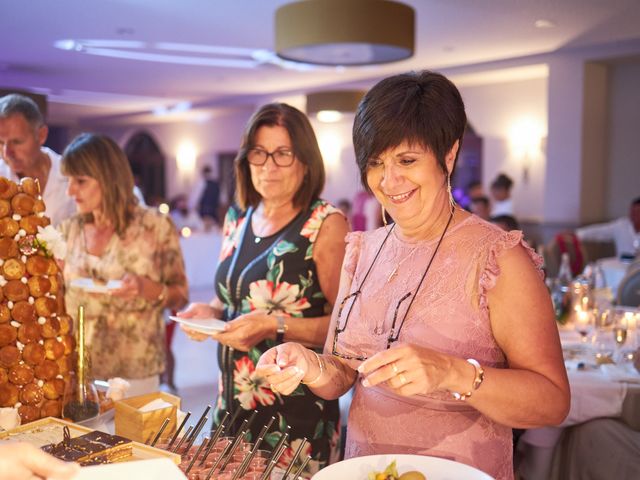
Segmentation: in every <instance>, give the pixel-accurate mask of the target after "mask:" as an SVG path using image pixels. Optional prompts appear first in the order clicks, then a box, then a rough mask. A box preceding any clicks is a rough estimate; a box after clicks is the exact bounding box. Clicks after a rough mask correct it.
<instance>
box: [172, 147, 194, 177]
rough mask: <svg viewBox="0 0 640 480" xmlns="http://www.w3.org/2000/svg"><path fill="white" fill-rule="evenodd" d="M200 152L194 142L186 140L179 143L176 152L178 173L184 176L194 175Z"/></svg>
mask: <svg viewBox="0 0 640 480" xmlns="http://www.w3.org/2000/svg"><path fill="white" fill-rule="evenodd" d="M197 156H198V152H197V149H196V146H195V144H194V143H193V142H191V141H189V140H184V141H182V142H181V143H180V144H179V145H178V152H177V153H176V165H177V167H178V173H179V174H180V176H182V177H183V178H190V177H193V174H194V173H195V170H196V159H197Z"/></svg>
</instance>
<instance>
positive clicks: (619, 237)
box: [576, 197, 640, 256]
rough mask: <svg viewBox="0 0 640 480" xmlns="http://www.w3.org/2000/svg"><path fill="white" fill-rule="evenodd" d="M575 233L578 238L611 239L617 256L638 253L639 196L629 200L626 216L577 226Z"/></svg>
mask: <svg viewBox="0 0 640 480" xmlns="http://www.w3.org/2000/svg"><path fill="white" fill-rule="evenodd" d="M576 235H577V236H578V238H579V239H580V240H593V241H598V242H607V241H613V242H615V244H616V254H617V255H618V256H620V255H631V256H632V255H636V254H638V253H640V252H638V249H640V197H638V198H636V199H634V200H633V201H632V202H631V205H630V206H629V216H628V217H621V218H618V219H617V220H612V221H611V222H607V223H597V224H594V225H587V226H586V227H581V228H578V229H576Z"/></svg>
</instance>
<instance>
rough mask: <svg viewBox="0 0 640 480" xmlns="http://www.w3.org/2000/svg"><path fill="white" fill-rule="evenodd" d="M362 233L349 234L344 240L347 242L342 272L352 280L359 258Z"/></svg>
mask: <svg viewBox="0 0 640 480" xmlns="http://www.w3.org/2000/svg"><path fill="white" fill-rule="evenodd" d="M362 235H363V234H362V232H349V233H347V236H346V237H345V238H344V240H345V242H347V248H346V251H345V254H344V262H343V265H344V271H345V272H346V273H347V274H348V275H349V278H353V275H354V274H355V272H356V266H357V265H358V258H360V250H361V249H362Z"/></svg>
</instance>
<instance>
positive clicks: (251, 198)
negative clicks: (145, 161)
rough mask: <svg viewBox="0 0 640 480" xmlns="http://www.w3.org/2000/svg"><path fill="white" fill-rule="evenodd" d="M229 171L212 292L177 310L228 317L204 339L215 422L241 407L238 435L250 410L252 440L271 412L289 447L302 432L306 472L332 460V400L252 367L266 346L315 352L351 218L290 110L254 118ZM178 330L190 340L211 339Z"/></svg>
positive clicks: (312, 141)
mask: <svg viewBox="0 0 640 480" xmlns="http://www.w3.org/2000/svg"><path fill="white" fill-rule="evenodd" d="M235 173H236V203H237V206H232V207H231V208H230V209H229V211H228V212H227V214H226V218H225V221H224V227H223V235H224V238H223V243H222V250H221V253H220V264H219V266H218V269H217V271H216V273H215V289H216V294H215V297H214V298H213V300H212V301H211V302H210V303H209V304H208V305H207V304H197V303H196V304H191V305H190V306H189V308H188V309H187V310H185V311H184V312H182V313H179V314H178V315H179V316H181V317H184V318H211V317H214V318H220V319H223V320H225V321H226V322H227V325H226V328H225V330H224V331H222V332H220V333H215V334H212V335H210V337H211V338H212V339H213V340H215V341H217V342H219V348H218V364H219V366H220V389H219V396H218V401H217V408H216V416H215V423H216V424H217V423H218V422H219V421H220V420H221V415H222V413H223V412H224V411H225V410H228V411H230V412H231V413H232V414H235V413H236V412H240V413H239V415H238V417H237V421H236V424H235V425H233V426H232V427H231V429H232V431H235V429H237V428H238V427H239V425H240V423H241V422H242V421H243V420H244V419H245V418H248V417H249V416H250V415H251V412H252V410H253V409H257V411H258V416H257V418H256V419H255V421H254V422H253V424H252V427H251V435H252V438H255V436H256V435H257V433H258V432H259V431H260V429H261V428H262V426H263V425H265V424H266V423H267V422H268V421H269V419H270V418H271V416H272V415H274V416H275V417H276V418H277V419H278V420H277V422H276V424H275V425H276V426H274V427H273V429H274V430H275V431H279V432H284V431H286V430H287V428H288V427H290V428H291V431H290V439H291V448H293V449H295V448H297V446H298V445H299V444H300V442H301V441H302V438H303V437H306V438H307V439H308V440H309V444H307V448H306V450H305V452H304V454H305V455H310V456H311V458H312V460H311V461H310V462H309V466H308V470H307V473H306V475H308V473H313V472H315V471H317V470H318V469H319V468H322V467H323V466H325V465H327V464H328V463H331V462H332V461H336V460H337V459H338V457H339V447H340V445H339V444H340V441H339V438H340V423H339V407H338V401H337V400H325V399H323V398H320V397H318V396H317V395H315V394H314V393H312V391H311V390H309V388H307V387H306V386H305V385H300V386H299V387H298V388H297V390H296V392H295V395H291V396H284V395H282V394H281V393H280V391H278V390H277V389H272V388H271V386H270V385H269V383H268V382H266V381H265V379H264V378H263V377H261V376H260V375H258V374H257V373H256V371H255V364H256V362H257V361H258V358H260V355H261V354H262V353H263V352H265V351H266V350H268V349H269V348H271V347H273V346H274V345H280V344H282V343H283V342H286V341H295V342H300V343H302V344H304V345H307V346H309V347H311V348H314V349H316V350H318V351H321V348H322V345H323V344H324V342H325V340H326V338H327V327H328V325H329V319H330V312H331V309H332V307H333V305H334V303H335V300H336V295H337V292H338V282H339V275H340V265H341V264H342V258H343V256H344V249H345V243H344V237H345V235H346V233H347V231H348V223H347V220H346V218H345V217H344V215H343V214H342V212H341V211H340V210H339V209H337V208H336V207H334V206H333V205H331V204H329V203H327V202H326V201H324V200H322V199H321V198H320V193H321V192H322V190H323V188H324V182H325V170H324V163H323V160H322V155H321V153H320V149H319V147H318V142H317V139H316V136H315V134H314V132H313V128H312V127H311V124H310V122H309V120H308V118H307V117H306V115H305V114H304V113H302V112H300V111H299V110H297V109H296V108H294V107H291V106H289V105H287V104H283V103H272V104H267V105H265V106H263V107H262V108H260V109H259V110H258V111H257V112H256V113H255V114H254V115H253V116H252V117H251V119H250V120H249V123H248V124H247V126H246V129H245V132H244V135H243V137H242V142H241V145H240V149H239V152H238V155H237V157H236V159H235ZM182 328H183V329H185V330H186V331H187V333H188V334H189V336H190V337H192V338H193V339H196V340H204V339H206V338H208V337H207V336H206V335H203V334H200V333H197V332H194V331H192V330H189V329H187V328H185V327H184V326H182ZM289 453H291V452H289ZM289 458H290V457H289Z"/></svg>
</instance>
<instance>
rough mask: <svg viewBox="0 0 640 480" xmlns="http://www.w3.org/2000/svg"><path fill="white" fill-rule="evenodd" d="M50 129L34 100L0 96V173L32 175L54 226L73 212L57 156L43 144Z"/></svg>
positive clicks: (0, 174) (58, 156)
mask: <svg viewBox="0 0 640 480" xmlns="http://www.w3.org/2000/svg"><path fill="white" fill-rule="evenodd" d="M48 134H49V128H48V127H47V125H46V124H45V122H44V118H43V116H42V113H41V112H40V109H39V108H38V105H36V102H34V101H33V100H31V99H30V98H29V97H26V96H24V95H19V94H15V93H14V94H10V95H5V96H4V97H1V98H0V157H2V160H4V161H3V162H0V176H2V177H6V178H10V179H11V180H14V181H18V180H19V179H21V178H23V177H33V178H35V179H37V180H38V182H39V183H40V191H41V192H42V199H43V200H44V203H45V205H46V207H47V210H46V212H47V216H48V217H49V218H50V219H51V223H52V224H53V225H58V224H59V223H60V222H61V221H62V220H64V219H65V218H68V217H70V216H71V215H73V214H74V213H75V205H74V203H73V200H72V199H71V198H69V197H68V196H67V179H66V178H65V177H64V176H63V175H62V173H61V172H60V155H58V154H57V153H56V152H54V151H53V150H51V149H50V148H48V147H45V146H44V143H45V142H46V141H47V135H48Z"/></svg>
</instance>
